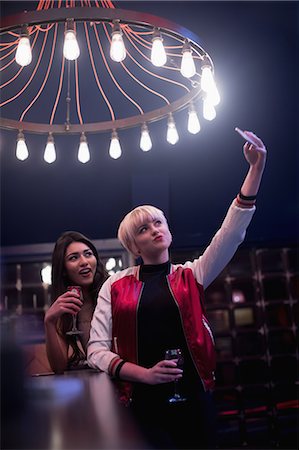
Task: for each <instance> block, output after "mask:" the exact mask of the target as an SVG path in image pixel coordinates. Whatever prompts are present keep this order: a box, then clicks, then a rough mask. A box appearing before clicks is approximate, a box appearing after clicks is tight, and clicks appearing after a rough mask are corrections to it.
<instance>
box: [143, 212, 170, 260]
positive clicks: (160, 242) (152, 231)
mask: <svg viewBox="0 0 299 450" xmlns="http://www.w3.org/2000/svg"><path fill="white" fill-rule="evenodd" d="M171 239H172V238H171V234H170V231H169V228H168V225H167V223H166V222H165V221H164V220H162V219H160V218H156V219H151V218H148V219H147V220H145V221H144V222H143V223H140V224H139V226H138V227H137V229H136V232H135V244H136V247H137V249H138V251H139V254H140V256H141V257H142V259H143V261H144V262H145V263H146V264H156V263H158V262H165V261H167V259H168V248H169V246H170V244H171Z"/></svg>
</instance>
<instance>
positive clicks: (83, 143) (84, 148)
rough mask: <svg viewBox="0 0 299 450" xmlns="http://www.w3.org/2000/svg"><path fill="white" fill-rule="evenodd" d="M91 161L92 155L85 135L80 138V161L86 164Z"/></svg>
mask: <svg viewBox="0 0 299 450" xmlns="http://www.w3.org/2000/svg"><path fill="white" fill-rule="evenodd" d="M89 160H90V153H89V148H88V144H87V139H86V136H85V134H84V133H82V134H81V136H80V145H79V150H78V161H80V162H81V163H83V164H85V163H87V162H88V161H89Z"/></svg>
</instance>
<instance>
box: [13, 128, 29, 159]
mask: <svg viewBox="0 0 299 450" xmlns="http://www.w3.org/2000/svg"><path fill="white" fill-rule="evenodd" d="M28 156H29V152H28V148H27V145H26V142H25V137H24V134H23V133H22V131H19V133H18V137H17V148H16V157H17V158H18V159H19V160H20V161H25V159H27V158H28Z"/></svg>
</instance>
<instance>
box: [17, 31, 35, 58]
mask: <svg viewBox="0 0 299 450" xmlns="http://www.w3.org/2000/svg"><path fill="white" fill-rule="evenodd" d="M31 61H32V52H31V47H30V40H29V36H28V30H27V28H24V29H23V30H22V33H21V37H20V40H19V43H18V47H17V51H16V63H17V64H19V65H20V66H22V67H25V66H28V65H29V64H30V63H31Z"/></svg>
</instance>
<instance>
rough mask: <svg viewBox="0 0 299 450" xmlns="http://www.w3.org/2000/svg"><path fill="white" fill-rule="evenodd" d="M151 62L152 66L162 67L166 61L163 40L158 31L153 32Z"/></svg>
mask: <svg viewBox="0 0 299 450" xmlns="http://www.w3.org/2000/svg"><path fill="white" fill-rule="evenodd" d="M151 61H152V63H153V65H154V66H157V67H162V66H164V64H165V63H166V61H167V56H166V52H165V48H164V45H163V39H162V36H161V34H160V33H159V31H154V36H153V39H152V52H151Z"/></svg>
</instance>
